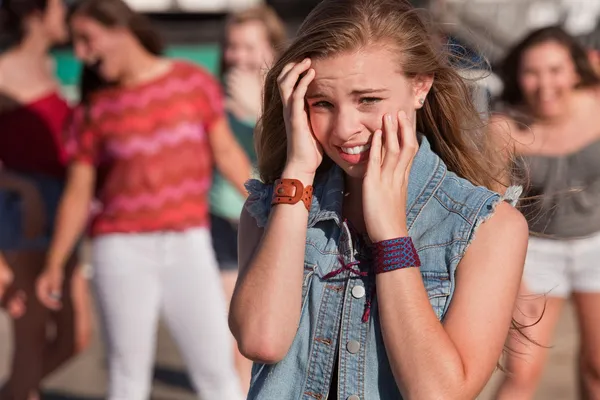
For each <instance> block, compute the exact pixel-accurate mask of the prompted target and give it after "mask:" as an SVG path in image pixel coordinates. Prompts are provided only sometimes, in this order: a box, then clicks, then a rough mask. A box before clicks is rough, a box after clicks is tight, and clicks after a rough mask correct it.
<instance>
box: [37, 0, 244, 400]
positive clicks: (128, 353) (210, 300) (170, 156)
mask: <svg viewBox="0 0 600 400" xmlns="http://www.w3.org/2000/svg"><path fill="white" fill-rule="evenodd" d="M71 29H72V33H73V43H74V47H75V54H76V56H77V57H78V58H79V59H80V60H81V61H83V63H84V64H85V65H86V71H85V73H84V75H83V82H82V91H83V92H82V96H81V98H82V104H81V106H80V107H78V109H77V110H76V111H75V117H74V123H73V125H72V127H71V137H70V139H71V140H70V145H69V148H68V152H69V156H70V159H71V166H70V169H69V179H68V184H67V189H66V191H65V194H64V195H63V197H62V199H61V204H60V211H59V216H58V223H57V229H56V232H55V236H54V238H53V241H52V246H51V251H50V256H49V258H48V263H47V265H46V269H45V271H44V274H43V276H42V277H41V278H40V279H39V282H38V295H39V297H40V298H41V300H42V301H43V302H44V303H45V304H46V305H48V306H49V307H51V308H56V307H58V306H59V304H60V303H59V302H57V301H56V295H58V294H60V288H61V282H62V277H63V274H64V272H63V271H64V266H65V262H66V259H67V255H68V254H69V252H70V251H71V249H72V248H73V246H74V245H75V241H76V238H77V237H78V236H79V235H80V234H81V232H82V231H83V229H84V226H85V225H86V221H87V216H88V209H89V206H90V202H91V200H92V197H93V196H94V195H96V196H97V198H98V201H99V204H100V207H99V210H98V212H97V213H96V215H95V216H94V218H93V220H92V223H91V235H92V237H93V243H92V260H93V267H94V274H93V284H94V287H95V291H96V299H97V303H98V306H99V310H100V318H101V321H102V326H103V328H104V330H105V337H106V341H107V349H108V361H109V369H110V371H109V393H108V398H109V399H115V400H116V399H127V400H141V399H146V398H148V397H149V394H150V387H151V379H152V363H153V354H154V348H155V337H156V328H157V323H158V318H159V315H161V314H162V315H163V316H164V318H165V319H166V322H167V325H168V326H169V328H170V329H171V332H172V334H173V336H174V338H175V340H176V342H177V343H178V345H179V347H180V348H181V354H182V355H183V357H184V360H185V362H186V364H187V366H188V370H189V375H190V377H191V381H192V384H193V385H194V387H195V389H196V390H197V391H198V393H199V394H200V396H201V397H202V398H203V399H207V400H211V399H215V400H217V399H232V400H237V399H241V398H242V394H241V390H240V389H239V382H238V380H237V379H236V374H235V370H234V367H233V354H232V352H231V341H230V340H228V338H229V335H228V332H227V325H226V308H225V301H224V297H223V292H222V290H221V286H220V285H219V275H218V269H217V266H216V262H215V260H214V255H213V251H212V246H211V240H210V232H209V230H208V224H209V214H208V207H209V205H208V190H209V188H210V183H211V172H212V168H213V162H214V164H216V166H217V168H218V169H219V170H220V171H221V172H222V173H223V175H224V176H225V177H226V178H227V179H229V180H231V181H232V182H233V183H234V185H235V187H236V188H237V189H238V190H239V191H240V192H243V191H244V190H245V189H244V186H243V183H244V181H245V180H246V179H247V178H248V177H249V174H250V166H249V163H248V161H247V158H246V157H245V156H244V153H243V151H242V150H241V149H240V148H239V146H238V145H237V143H236V141H235V138H234V137H233V135H232V134H231V133H230V131H229V128H228V125H227V120H226V117H225V113H224V111H223V104H222V103H223V100H222V97H221V93H220V89H219V85H218V83H217V82H216V81H215V80H214V79H213V78H212V77H211V76H209V74H208V73H207V72H206V71H205V70H203V69H201V68H200V67H197V66H194V65H191V64H188V63H186V62H182V61H175V60H170V59H166V58H163V57H162V56H161V55H160V53H161V45H160V40H159V38H158V36H157V34H156V33H155V31H154V30H153V29H152V27H151V26H150V24H149V21H148V20H147V19H146V18H145V17H143V16H142V15H140V14H136V13H135V12H133V11H132V10H131V9H130V8H129V7H128V6H127V5H126V4H125V2H123V1H122V0H87V1H83V2H81V3H78V5H77V7H76V8H75V10H74V13H73V17H72V19H71Z"/></svg>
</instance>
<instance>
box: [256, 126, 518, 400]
mask: <svg viewBox="0 0 600 400" xmlns="http://www.w3.org/2000/svg"><path fill="white" fill-rule="evenodd" d="M247 188H248V190H249V193H250V197H249V199H248V201H247V203H246V209H247V210H248V212H249V213H250V214H251V215H252V216H253V218H254V219H255V220H256V222H257V225H258V226H259V227H264V226H265V225H266V223H267V220H268V217H269V212H270V200H271V196H272V193H273V187H272V185H265V184H263V183H261V182H259V181H256V180H252V181H249V182H248V184H247ZM343 191H344V174H343V171H342V170H341V169H340V168H338V167H333V168H331V170H330V171H329V172H327V173H325V174H323V175H322V176H320V177H319V178H318V179H317V180H316V181H315V184H314V194H313V200H312V206H311V209H310V214H309V217H308V233H307V236H306V250H305V257H304V282H303V288H302V314H301V317H300V324H299V326H298V331H297V333H296V336H295V338H294V341H293V344H292V346H291V348H290V349H289V351H288V353H287V355H286V356H285V358H284V359H283V360H282V361H280V362H279V363H277V364H273V365H263V364H255V365H254V366H253V369H252V382H251V388H250V392H249V395H248V399H261V400H262V399H266V400H271V399H285V400H293V399H298V400H300V399H302V400H309V399H310V400H312V399H319V400H325V399H327V397H328V393H329V390H330V386H331V381H332V375H333V371H334V364H335V361H336V357H337V362H338V368H337V374H338V377H337V395H338V398H339V399H352V400H360V399H367V400H376V399H385V400H388V399H389V400H392V399H393V400H397V399H401V398H402V397H401V395H400V391H399V389H398V387H397V386H396V382H395V380H394V376H393V375H392V370H391V368H390V365H389V361H388V359H387V355H386V351H385V346H384V342H383V337H382V334H381V328H380V322H379V313H378V311H377V297H376V296H375V297H374V298H373V302H372V306H371V313H370V318H369V319H368V320H367V322H363V316H364V311H365V307H366V303H367V301H368V299H369V298H370V293H371V291H372V288H373V285H374V280H375V279H374V276H373V275H372V274H369V275H368V276H360V275H358V274H356V273H352V271H350V270H344V272H343V273H341V274H339V275H337V276H335V277H333V278H326V275H327V274H330V273H331V272H332V271H335V270H337V269H340V268H342V269H343V266H344V265H350V264H352V263H354V262H355V261H356V260H357V259H358V260H360V259H361V258H362V257H363V254H361V253H362V251H363V249H361V248H360V246H357V242H359V241H356V240H353V239H352V237H353V236H354V235H352V234H351V229H350V228H349V226H348V224H347V223H346V222H345V221H344V220H343V219H342V200H343ZM506 193H507V194H506V195H505V197H504V198H502V197H500V195H498V194H496V193H494V192H491V191H489V190H488V189H485V188H483V187H475V186H474V185H472V184H471V183H470V182H468V181H466V180H465V179H462V178H459V177H457V176H456V175H455V174H454V173H452V172H450V171H448V170H447V168H446V166H445V164H444V163H443V161H442V160H441V159H440V158H439V157H438V156H437V155H436V154H435V153H434V152H433V151H432V150H431V147H430V145H429V143H428V141H427V139H425V138H424V137H423V138H422V140H421V145H420V147H419V151H418V153H417V155H416V156H415V159H414V161H413V166H412V169H411V174H410V178H409V184H408V201H407V207H406V215H407V226H408V228H409V234H410V236H411V237H412V239H413V241H414V243H415V246H416V248H417V251H418V253H419V257H420V259H421V274H422V276H423V282H424V283H425V288H426V290H427V293H428V295H429V301H430V303H431V306H432V307H433V310H434V311H435V314H436V315H437V317H438V318H439V319H440V320H443V318H444V315H445V314H446V311H447V310H448V307H449V305H450V302H451V301H452V295H453V293H454V289H455V283H456V282H455V272H456V267H457V266H458V264H459V262H460V260H461V259H462V257H463V255H464V254H465V250H466V249H467V246H468V245H469V243H470V242H471V241H472V240H473V236H474V234H475V231H476V229H477V227H478V226H479V224H481V223H482V222H484V221H485V220H486V219H487V218H489V217H490V216H491V215H492V214H493V212H494V208H495V206H496V205H497V204H498V202H500V201H502V200H508V201H510V202H511V203H512V204H513V205H514V204H515V203H516V199H517V198H518V196H519V194H520V188H517V187H511V188H509V190H508V191H507V192H506ZM358 268H360V269H361V270H362V271H367V270H368V269H369V265H368V263H364V262H363V263H361V264H359V265H358Z"/></svg>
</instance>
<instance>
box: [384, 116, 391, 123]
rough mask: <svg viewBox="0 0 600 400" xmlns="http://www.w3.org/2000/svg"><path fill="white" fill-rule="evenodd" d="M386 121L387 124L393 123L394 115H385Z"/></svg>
mask: <svg viewBox="0 0 600 400" xmlns="http://www.w3.org/2000/svg"><path fill="white" fill-rule="evenodd" d="M385 121H386V122H392V115H391V114H385Z"/></svg>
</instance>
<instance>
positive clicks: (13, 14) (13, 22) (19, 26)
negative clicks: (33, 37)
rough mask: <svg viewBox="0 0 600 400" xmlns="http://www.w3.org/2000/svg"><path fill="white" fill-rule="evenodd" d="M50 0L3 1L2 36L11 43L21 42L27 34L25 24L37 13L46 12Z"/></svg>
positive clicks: (0, 30)
mask: <svg viewBox="0 0 600 400" xmlns="http://www.w3.org/2000/svg"><path fill="white" fill-rule="evenodd" d="M47 5H48V0H1V1H0V34H1V36H5V37H6V38H8V39H9V40H10V41H11V42H19V41H20V40H21V39H22V38H23V35H24V34H25V32H24V31H23V22H24V21H25V19H26V18H27V17H29V16H31V15H32V14H33V13H35V12H44V11H45V10H46V6H47Z"/></svg>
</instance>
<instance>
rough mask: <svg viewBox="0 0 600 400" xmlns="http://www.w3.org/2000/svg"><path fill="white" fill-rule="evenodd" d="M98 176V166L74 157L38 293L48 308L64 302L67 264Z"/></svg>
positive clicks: (56, 307) (84, 223)
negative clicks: (79, 160)
mask: <svg viewBox="0 0 600 400" xmlns="http://www.w3.org/2000/svg"><path fill="white" fill-rule="evenodd" d="M95 180H96V169H95V167H94V166H93V165H92V164H90V163H85V162H78V161H75V162H73V163H72V164H71V166H70V167H69V175H68V180H67V186H66V188H65V191H64V193H63V195H62V198H61V200H60V205H59V207H58V214H57V217H56V227H55V229H54V235H53V236H52V242H51V244H50V249H49V251H48V258H47V261H46V267H45V269H44V272H43V273H42V275H41V276H40V278H39V279H38V283H37V294H38V297H39V299H40V301H41V302H42V303H43V304H44V305H45V306H46V307H48V308H51V309H58V308H60V306H61V303H60V298H59V296H60V294H61V288H62V281H63V275H64V267H65V264H66V263H67V261H68V259H69V257H70V255H71V253H72V252H73V250H74V248H75V245H76V244H77V241H78V240H79V237H80V236H81V234H82V232H83V231H84V229H85V226H86V223H87V219H88V214H89V207H90V204H91V201H92V197H93V192H94V185H95Z"/></svg>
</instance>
